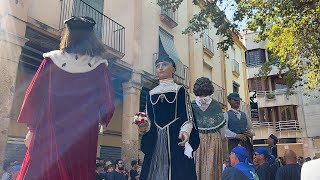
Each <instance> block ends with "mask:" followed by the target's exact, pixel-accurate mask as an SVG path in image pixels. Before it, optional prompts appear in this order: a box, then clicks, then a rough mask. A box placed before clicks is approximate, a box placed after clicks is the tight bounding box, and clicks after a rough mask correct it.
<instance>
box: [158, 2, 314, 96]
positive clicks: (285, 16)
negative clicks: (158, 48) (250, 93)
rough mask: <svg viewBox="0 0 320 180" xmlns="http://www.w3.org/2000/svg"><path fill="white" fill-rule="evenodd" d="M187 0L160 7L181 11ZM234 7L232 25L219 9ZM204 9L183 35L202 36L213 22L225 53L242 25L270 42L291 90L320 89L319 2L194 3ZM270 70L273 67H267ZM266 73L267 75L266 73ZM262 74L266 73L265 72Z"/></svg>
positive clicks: (262, 39)
mask: <svg viewBox="0 0 320 180" xmlns="http://www.w3.org/2000/svg"><path fill="white" fill-rule="evenodd" d="M183 1H186V0H158V4H159V5H160V6H166V7H170V8H174V9H178V8H179V5H180V4H181V3H182V2H183ZM227 1H228V2H230V3H233V4H235V12H234V15H233V19H232V22H230V21H228V20H227V19H226V16H225V13H224V11H222V10H220V9H219V8H218V5H219V4H222V3H223V2H224V3H226V2H227ZM193 3H194V4H195V5H200V6H201V7H202V10H201V11H200V13H198V14H195V15H194V16H193V18H192V19H191V20H190V21H189V26H188V27H187V28H186V29H185V30H184V31H183V33H184V34H189V35H193V34H202V33H203V31H204V30H205V29H207V28H208V25H209V23H210V21H211V22H212V24H213V25H214V27H215V28H216V29H217V34H218V35H222V36H223V37H224V38H223V41H222V42H219V44H218V47H219V48H221V49H222V50H224V51H226V50H228V48H229V47H230V46H232V45H233V39H232V36H231V32H232V31H233V32H235V31H238V30H239V29H238V27H239V26H238V24H239V22H241V21H243V20H246V22H247V25H248V28H249V29H250V30H252V31H256V32H257V33H258V35H257V38H256V40H257V41H264V40H268V42H269V43H268V45H267V47H266V49H267V50H268V51H270V52H272V54H274V55H275V56H277V57H278V58H279V61H278V62H276V63H268V64H266V65H265V66H271V65H276V66H278V67H279V68H280V69H287V70H288V71H286V73H285V75H284V78H285V79H286V80H287V82H288V86H289V87H294V86H295V85H297V84H298V85H300V86H304V87H305V88H306V89H308V90H314V89H318V90H319V88H320V0H193ZM264 69H270V68H264ZM266 73H267V72H264V74H266ZM262 74H263V72H262Z"/></svg>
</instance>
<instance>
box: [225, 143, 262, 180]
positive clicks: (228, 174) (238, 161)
mask: <svg viewBox="0 0 320 180" xmlns="http://www.w3.org/2000/svg"><path fill="white" fill-rule="evenodd" d="M248 157H249V153H248V151H247V150H246V149H245V148H244V147H242V146H237V147H235V148H233V149H232V150H231V153H230V163H231V166H232V167H231V168H226V169H225V170H224V172H223V175H222V180H242V179H244V180H247V179H249V180H257V179H258V176H257V174H256V173H255V169H254V168H253V167H252V166H251V165H249V163H248Z"/></svg>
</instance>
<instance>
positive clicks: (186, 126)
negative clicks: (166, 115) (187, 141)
mask: <svg viewBox="0 0 320 180" xmlns="http://www.w3.org/2000/svg"><path fill="white" fill-rule="evenodd" d="M192 128H193V124H192V122H191V121H187V122H185V123H184V124H183V125H182V126H181V128H180V132H182V131H184V132H187V133H188V135H189V137H190V134H191V131H192Z"/></svg>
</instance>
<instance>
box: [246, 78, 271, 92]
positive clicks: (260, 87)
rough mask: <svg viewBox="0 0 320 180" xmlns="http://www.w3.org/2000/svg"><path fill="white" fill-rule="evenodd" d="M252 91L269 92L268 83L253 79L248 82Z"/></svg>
mask: <svg viewBox="0 0 320 180" xmlns="http://www.w3.org/2000/svg"><path fill="white" fill-rule="evenodd" d="M248 83H249V90H250V91H268V90H269V86H268V81H266V80H263V79H261V78H253V79H249V80H248Z"/></svg>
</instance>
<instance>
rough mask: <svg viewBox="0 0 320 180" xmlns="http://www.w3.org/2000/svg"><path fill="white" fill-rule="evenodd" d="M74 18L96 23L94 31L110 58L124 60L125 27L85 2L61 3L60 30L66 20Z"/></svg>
mask: <svg viewBox="0 0 320 180" xmlns="http://www.w3.org/2000/svg"><path fill="white" fill-rule="evenodd" d="M72 16H87V17H91V18H93V19H94V20H95V21H96V23H97V24H96V25H95V27H94V31H95V33H96V35H97V37H99V38H100V39H101V41H102V42H103V43H104V44H105V45H106V47H107V49H108V50H109V51H108V55H107V56H109V57H108V58H113V57H117V58H122V57H123V56H124V55H125V27H123V26H122V25H120V24H119V23H117V22H115V21H114V20H112V19H111V18H109V17H108V16H106V15H104V14H103V13H102V12H100V11H98V10H96V9H95V8H93V7H92V6H91V5H89V4H88V3H86V2H85V1H83V0H63V1H62V3H61V14H60V24H59V29H60V30H61V29H63V28H64V20H65V19H68V18H70V17H72Z"/></svg>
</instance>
